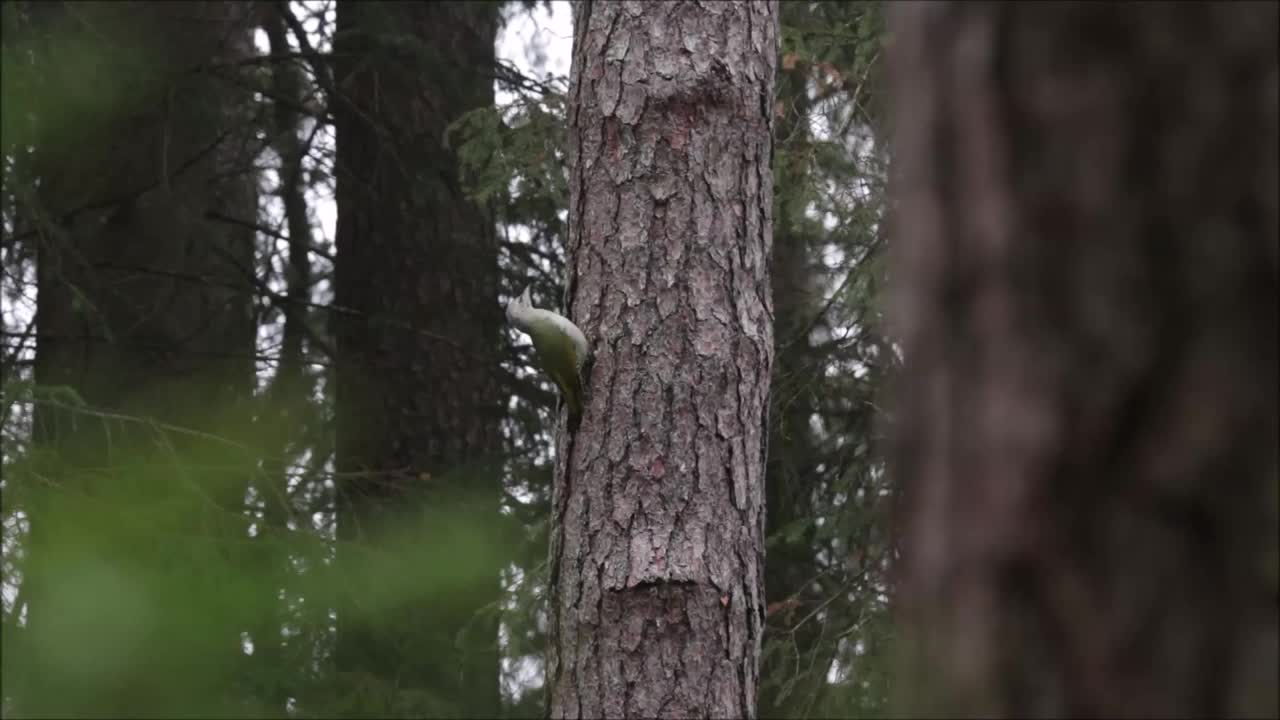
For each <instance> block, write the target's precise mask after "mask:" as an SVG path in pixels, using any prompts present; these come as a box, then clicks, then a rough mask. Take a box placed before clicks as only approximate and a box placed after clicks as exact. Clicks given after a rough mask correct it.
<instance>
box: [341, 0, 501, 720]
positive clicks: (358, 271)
mask: <svg viewBox="0 0 1280 720" xmlns="http://www.w3.org/2000/svg"><path fill="white" fill-rule="evenodd" d="M497 18H498V16H497V5H496V4H494V3H488V2H484V3H469V2H467V3H459V2H437V3H373V2H370V3H364V2H361V3H341V4H339V6H338V16H337V33H338V34H337V37H336V38H335V51H336V54H337V56H338V60H337V63H336V67H337V73H336V75H337V77H336V78H335V84H336V96H335V103H334V107H335V110H334V113H335V118H336V124H337V153H338V155H337V168H336V169H337V182H338V185H337V188H338V189H337V201H338V230H337V263H336V283H335V294H336V302H337V304H338V305H339V306H341V307H342V308H344V309H346V310H347V312H346V313H345V314H340V315H338V316H335V320H336V323H335V325H336V327H335V331H336V332H335V335H336V338H337V345H338V355H339V358H338V375H337V383H336V403H337V436H336V454H337V465H338V469H339V471H340V472H343V473H348V474H349V475H348V476H347V477H346V478H345V479H344V480H343V481H342V482H341V484H340V486H339V501H338V504H339V518H338V524H339V531H338V532H339V538H340V539H342V540H344V541H350V542H361V543H368V544H369V545H370V546H372V547H375V548H376V547H379V546H380V545H383V544H384V543H385V542H386V538H385V537H384V534H383V531H385V530H386V529H387V528H388V526H389V525H388V523H389V521H390V520H391V519H392V518H394V517H396V516H400V517H404V516H405V515H406V514H408V513H411V512H414V511H415V510H420V509H422V508H423V507H427V506H431V505H442V504H444V503H453V502H454V501H455V500H458V499H459V497H460V496H466V498H467V500H468V501H473V502H474V503H475V507H476V508H479V509H480V510H481V511H482V512H491V513H492V516H493V517H494V518H497V516H498V512H499V506H500V502H501V496H500V493H501V484H500V482H501V481H500V476H499V474H498V472H496V471H494V470H492V469H491V468H486V467H484V466H483V465H482V463H485V462H486V461H493V460H494V459H495V456H496V455H497V454H498V453H499V452H500V451H501V449H502V439H501V435H500V432H499V422H500V420H501V417H502V407H501V398H500V397H499V385H498V382H499V375H498V371H499V358H500V356H501V351H500V348H501V342H502V340H501V335H500V324H501V321H502V314H501V308H500V307H499V305H498V264H497V245H496V238H495V235H494V227H493V222H492V218H491V217H489V216H488V215H487V214H486V213H485V212H483V211H482V210H481V209H480V208H479V207H477V206H476V205H475V204H474V203H472V202H471V201H470V200H469V199H468V198H467V197H466V196H465V195H464V193H463V190H462V187H461V185H460V183H459V175H458V160H457V158H456V156H455V154H454V153H453V151H452V150H450V149H449V148H448V146H447V145H446V144H445V134H446V128H447V127H448V125H449V123H451V122H453V121H454V120H456V119H457V118H458V117H459V116H461V115H462V114H463V113H465V112H467V111H469V110H473V109H476V108H479V107H484V106H488V105H491V104H492V103H493V80H492V67H493V65H494V37H495V33H496V32H497ZM464 463H465V464H466V465H465V468H466V469H465V470H464V471H461V472H459V473H457V474H456V475H455V476H454V477H456V478H457V481H456V482H455V483H453V484H449V483H447V482H445V481H444V480H442V476H444V474H445V473H446V471H457V470H459V468H460V467H463V464H464ZM347 569H348V570H350V571H352V572H355V571H358V570H359V568H358V567H356V566H350V567H347ZM490 569H491V571H492V572H491V573H488V574H487V575H486V574H485V573H483V572H481V571H480V570H478V569H477V570H476V575H477V577H479V576H482V575H484V576H485V579H484V580H483V581H482V582H479V583H478V584H477V585H475V586H467V587H465V588H455V589H454V590H455V591H456V592H454V591H451V595H452V597H453V599H454V600H456V602H451V603H449V604H447V606H446V604H444V603H428V602H426V601H425V600H424V599H422V598H404V600H405V603H404V604H403V605H398V606H397V607H398V609H397V610H396V611H395V612H394V613H382V612H377V611H374V610H372V609H371V608H370V607H368V605H367V600H368V597H364V594H365V593H370V594H372V592H373V591H376V589H377V588H376V587H375V585H376V584H378V583H382V584H385V583H386V581H387V580H388V579H387V578H384V579H382V580H381V581H379V580H378V579H377V578H373V579H370V580H369V581H368V583H373V584H374V585H370V584H368V583H362V582H361V581H359V580H358V579H357V578H355V577H353V578H352V581H353V583H352V586H351V587H352V590H353V592H354V593H355V597H354V598H352V601H353V602H352V604H349V605H347V606H346V607H347V609H348V611H346V612H344V613H341V615H342V617H340V620H339V622H340V627H339V641H338V650H337V661H338V666H339V669H340V670H342V671H344V672H364V673H368V674H370V675H372V676H373V677H376V678H379V679H380V680H381V681H383V682H384V683H386V684H387V685H388V686H389V687H391V688H394V689H398V690H406V689H413V690H425V691H426V692H428V693H430V695H431V696H432V697H434V698H436V700H437V701H439V703H443V704H434V705H430V706H429V707H423V708H418V709H417V710H415V711H414V712H417V713H418V714H436V715H452V716H459V715H476V716H480V717H493V716H496V715H497V713H498V712H499V709H500V706H499V688H498V676H499V672H498V670H499V668H498V655H497V623H496V620H495V619H494V616H493V615H486V616H484V617H480V618H477V617H476V613H477V611H479V610H481V609H482V608H485V607H487V606H489V605H491V604H493V603H495V602H496V601H497V600H498V598H499V591H500V586H499V572H500V567H499V566H498V565H496V564H495V565H494V566H493V567H491V568H490ZM403 572H405V573H409V574H413V573H415V572H417V570H415V568H414V567H405V568H404V569H403ZM361 607H363V610H359V608H361ZM409 636H412V637H417V638H420V639H421V642H414V643H410V644H408V645H405V644H404V643H403V641H404V639H405V637H409ZM366 711H367V712H373V711H374V710H372V709H366Z"/></svg>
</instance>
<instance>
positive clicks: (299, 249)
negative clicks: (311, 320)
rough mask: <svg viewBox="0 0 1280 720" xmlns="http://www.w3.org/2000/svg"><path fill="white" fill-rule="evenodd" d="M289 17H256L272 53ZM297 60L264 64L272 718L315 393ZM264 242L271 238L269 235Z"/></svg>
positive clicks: (302, 83)
mask: <svg viewBox="0 0 1280 720" xmlns="http://www.w3.org/2000/svg"><path fill="white" fill-rule="evenodd" d="M289 12H290V11H289V9H288V6H287V3H272V4H270V5H266V6H264V7H263V8H262V10H261V11H260V13H259V17H260V19H261V22H262V29H263V31H264V32H265V33H266V36H267V42H268V50H269V52H270V54H271V55H273V56H285V55H288V54H289V53H290V52H291V50H290V47H289V42H288V33H289V28H288V22H287V21H286V15H287V14H288V13H289ZM290 19H291V18H290ZM300 62H301V61H290V60H280V61H277V62H274V63H273V64H271V66H270V69H271V90H272V102H271V105H270V110H271V122H270V125H269V127H270V132H271V135H270V142H271V145H272V147H273V148H274V149H275V151H276V156H277V157H278V158H279V163H280V164H279V169H278V177H279V187H278V190H277V193H278V195H279V197H280V202H281V205H282V206H283V209H284V222H285V227H286V229H287V231H288V234H287V240H286V242H287V244H288V250H287V252H286V253H285V257H284V280H285V292H284V295H283V298H282V299H283V303H282V307H281V308H280V310H281V311H282V314H283V315H284V327H283V328H282V331H281V335H280V355H279V362H277V363H276V371H275V376H274V377H273V378H272V380H271V386H270V388H269V390H268V392H267V394H266V396H267V403H266V405H265V407H264V410H263V412H262V413H260V415H259V423H258V431H257V438H258V440H259V442H260V443H261V447H262V458H263V472H262V474H261V475H259V477H258V484H257V491H258V496H259V498H260V500H261V502H262V508H263V514H262V529H261V531H260V532H259V533H258V542H259V543H260V544H261V545H262V548H261V550H262V557H261V561H262V563H263V570H264V583H263V588H262V589H263V598H262V602H263V604H264V608H263V612H262V615H261V620H260V622H259V623H258V625H257V626H256V627H255V628H254V629H253V645H254V653H253V654H254V658H255V659H256V660H257V665H258V670H257V672H256V673H255V677H256V680H257V682H258V683H259V687H260V688H261V693H260V694H261V696H262V698H263V701H264V702H265V703H266V706H267V707H268V708H269V711H270V712H272V713H277V714H284V713H285V710H286V708H285V704H286V702H287V700H288V698H289V697H290V695H291V694H292V695H294V696H295V697H296V693H297V690H296V689H295V688H291V687H289V679H290V678H293V677H296V676H297V673H299V672H300V671H301V670H302V668H301V667H299V665H298V663H294V662H287V658H289V657H298V656H299V654H298V653H286V649H287V648H286V647H285V645H286V640H285V638H284V637H283V635H282V629H283V625H284V623H285V621H286V619H287V617H286V614H285V603H284V602H282V601H281V599H280V592H281V589H282V588H283V587H284V586H285V585H286V583H287V582H288V579H289V568H288V563H289V558H288V555H287V553H286V552H285V551H284V547H285V544H286V539H287V538H288V531H289V529H288V522H289V518H290V515H291V508H290V502H289V469H290V467H291V465H292V464H293V463H294V462H295V461H296V460H297V458H298V455H299V452H300V450H301V449H303V448H304V447H305V445H304V444H305V442H306V440H307V433H306V424H307V421H308V420H309V419H310V418H311V417H312V415H313V413H311V412H309V408H310V405H311V402H312V400H311V397H312V394H313V392H314V390H315V387H314V382H313V380H312V378H311V376H310V375H309V374H308V372H307V367H306V361H307V358H306V354H305V347H306V345H305V342H304V341H305V340H306V338H307V335H308V329H307V321H308V310H309V305H308V303H309V302H310V300H311V283H312V277H311V249H312V242H311V221H310V219H309V217H308V207H307V200H306V189H307V182H306V176H305V174H304V170H305V168H304V165H303V161H304V159H305V158H306V155H307V152H308V150H309V145H308V143H305V142H304V141H303V137H302V135H300V133H303V132H304V130H303V119H304V118H303V115H302V114H301V113H300V112H299V111H298V108H299V107H301V106H302V105H303V103H304V102H305V99H306V94H307V93H306V91H307V89H308V88H307V85H306V76H305V74H304V72H303V69H302V67H301V65H300ZM270 242H271V243H273V244H275V243H276V242H277V241H276V239H274V238H273V239H271V240H270ZM291 690H292V693H291V692H290V691H291Z"/></svg>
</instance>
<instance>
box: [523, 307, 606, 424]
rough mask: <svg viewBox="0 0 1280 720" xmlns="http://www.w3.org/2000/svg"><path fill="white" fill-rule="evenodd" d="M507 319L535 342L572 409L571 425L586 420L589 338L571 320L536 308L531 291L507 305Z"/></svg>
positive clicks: (547, 370) (570, 409) (546, 369)
mask: <svg viewBox="0 0 1280 720" xmlns="http://www.w3.org/2000/svg"><path fill="white" fill-rule="evenodd" d="M507 319H508V320H510V321H511V322H512V324H514V325H515V326H516V327H517V328H520V330H522V331H524V332H525V334H527V335H528V336H529V338H530V339H531V340H533V349H534V350H535V351H536V352H537V354H538V362H539V363H540V364H541V365H542V369H543V370H544V371H545V372H546V373H547V374H548V375H550V376H551V379H552V380H554V381H555V383H556V385H557V386H558V387H559V388H560V394H561V395H562V396H563V397H564V401H565V403H566V404H567V405H568V406H569V423H570V426H576V425H577V423H578V420H579V419H580V418H581V417H582V368H583V366H584V365H586V363H587V358H588V356H589V355H590V354H591V346H590V345H588V344H587V336H586V335H583V334H582V331H581V330H579V329H578V326H577V325H574V324H573V321H571V320H570V319H569V318H567V317H565V316H563V315H561V314H559V313H555V312H552V311H550V310H544V309H542V308H536V307H534V306H533V301H532V300H531V299H530V297H529V288H525V289H524V292H523V293H521V294H520V296H519V297H517V298H515V299H514V300H512V301H511V302H510V303H508V304H507Z"/></svg>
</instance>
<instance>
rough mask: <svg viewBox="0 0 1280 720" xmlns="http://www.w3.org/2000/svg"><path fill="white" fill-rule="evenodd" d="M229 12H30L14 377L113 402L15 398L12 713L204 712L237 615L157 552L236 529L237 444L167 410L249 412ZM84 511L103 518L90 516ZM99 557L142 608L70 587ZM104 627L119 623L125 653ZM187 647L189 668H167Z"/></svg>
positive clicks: (245, 159)
mask: <svg viewBox="0 0 1280 720" xmlns="http://www.w3.org/2000/svg"><path fill="white" fill-rule="evenodd" d="M246 10H247V8H246V7H245V6H243V5H240V4H237V3H222V2H198V3H173V4H168V3H137V2H131V3H97V4H81V5H76V6H75V7H60V6H54V7H49V8H43V9H42V10H41V11H42V12H43V13H45V14H44V15H43V16H42V22H46V23H48V24H47V26H45V27H44V28H43V29H45V30H47V31H48V34H47V36H45V37H46V38H47V39H48V41H49V42H50V45H49V46H48V47H42V48H40V49H39V50H38V51H37V59H36V61H35V62H34V64H33V67H34V68H35V71H36V72H38V73H41V76H40V77H41V82H42V87H43V90H44V92H42V93H41V94H40V95H39V97H40V98H41V100H42V101H41V102H40V103H37V105H36V106H35V107H32V108H31V111H32V112H33V113H34V114H35V115H36V116H37V117H38V118H39V119H40V129H41V134H40V136H39V137H38V138H37V139H36V141H35V148H36V149H35V153H34V157H35V163H34V167H35V170H34V173H35V175H36V176H37V177H38V178H39V180H40V186H39V190H38V192H37V193H36V199H35V202H34V203H33V206H32V217H34V218H38V219H37V220H36V221H35V223H34V224H35V225H36V226H37V228H38V230H39V238H40V240H39V247H38V280H37V282H38V292H39V296H38V301H37V309H36V324H37V329H38V333H39V335H38V342H37V349H36V364H35V379H36V382H37V383H38V384H39V385H40V386H43V387H46V388H53V387H69V388H71V389H73V390H75V392H76V393H77V394H78V395H79V396H80V397H81V398H83V399H84V401H85V402H86V404H87V405H88V406H89V408H91V409H92V411H106V412H109V413H112V414H113V416H114V417H117V418H119V417H127V418H134V419H133V420H119V421H118V420H114V419H104V418H102V417H94V416H90V415H86V414H85V413H84V412H83V411H82V410H80V409H68V408H67V407H59V406H55V405H49V404H40V405H37V408H36V412H35V420H36V422H35V431H34V439H35V441H36V442H37V443H38V444H40V445H41V446H43V447H44V448H46V449H52V450H53V451H54V452H53V453H50V454H49V457H56V458H57V460H58V463H57V464H56V465H53V466H52V468H51V469H50V470H48V473H49V475H50V477H51V481H50V483H49V487H51V488H54V490H51V491H50V490H45V489H42V490H41V491H40V492H38V493H32V495H33V497H32V498H31V499H30V502H31V505H30V506H28V509H30V511H31V536H30V544H29V548H28V549H29V553H30V554H29V563H28V572H27V574H26V576H25V577H24V586H23V592H24V595H25V597H27V598H28V599H29V601H30V610H31V612H30V617H29V623H28V628H27V632H26V635H28V636H29V637H28V640H27V643H26V648H25V649H26V650H27V651H28V652H29V653H30V654H27V655H23V656H21V657H15V658H13V662H12V664H13V665H15V666H18V667H22V668H24V670H25V672H26V674H27V676H28V680H29V681H30V684H29V685H26V686H23V687H20V688H19V689H17V690H15V691H14V697H15V698H16V707H17V709H18V711H19V712H21V713H23V714H29V715H47V716H70V715H79V714H83V713H96V714H101V715H120V716H126V715H137V714H139V713H151V714H159V715H165V714H172V713H180V712H190V711H191V709H192V708H193V707H197V708H200V711H202V712H213V711H215V709H217V710H219V711H220V710H221V709H225V708H226V707H229V705H223V704H222V703H224V702H225V701H226V700H227V695H226V692H225V691H226V690H227V688H228V687H230V685H231V684H232V683H233V682H234V681H235V679H233V678H231V677H229V673H230V672H231V671H234V670H235V669H236V668H239V667H241V663H243V658H244V656H243V653H242V651H241V647H240V637H239V633H240V631H241V630H242V629H243V626H244V625H245V624H247V623H248V622H250V617H249V616H250V615H251V613H250V612H249V611H242V610H240V609H237V610H236V611H234V612H229V613H228V614H226V615H221V616H217V617H201V618H200V619H199V622H195V621H193V619H192V612H193V610H192V608H191V605H192V604H193V603H199V602H201V601H203V600H205V599H207V598H208V597H209V596H211V594H212V593H215V592H217V591H219V590H222V589H223V588H221V587H220V586H219V585H218V582H217V581H216V580H212V581H211V580H210V578H209V576H208V575H204V576H197V579H196V580H194V581H192V582H189V583H184V584H182V586H181V587H175V583H174V581H173V578H172V570H171V568H172V567H173V566H174V565H175V564H184V563H185V564H187V565H191V564H193V563H198V562H199V559H198V558H197V559H193V558H192V557H191V556H190V555H189V554H188V553H189V552H190V551H191V548H192V544H190V543H187V542H186V541H187V540H190V539H191V538H192V537H193V536H194V535H196V534H201V533H202V534H204V535H203V536H202V537H201V538H200V540H198V541H197V543H198V544H199V545H200V547H202V548H204V547H211V546H212V545H210V543H209V540H210V539H213V538H214V537H217V538H219V539H225V538H227V537H228V536H231V537H236V536H238V538H243V537H244V533H245V525H247V522H248V521H247V520H245V519H244V517H243V515H241V514H240V511H241V510H242V507H241V505H242V503H243V498H244V492H245V487H246V485H247V482H248V479H249V474H250V472H251V468H252V467H253V463H254V461H255V460H256V458H254V457H252V456H251V455H250V454H249V453H241V452H238V451H229V450H228V448H229V447H230V446H229V445H228V444H227V443H225V442H223V441H219V440H210V439H207V437H197V436H196V435H195V434H193V433H184V432H171V431H170V430H169V429H167V428H172V427H173V426H178V427H181V428H186V429H194V430H197V431H200V432H203V433H208V434H211V435H216V436H218V437H220V438H225V439H229V440H232V441H237V440H243V437H242V432H243V428H245V427H247V426H248V424H249V421H250V417H251V410H250V408H249V402H250V400H251V398H252V393H253V387H254V361H253V356H254V355H253V353H254V330H255V324H254V315H253V298H252V294H251V285H250V278H251V274H252V272H253V261H254V232H253V230H252V228H251V227H247V226H243V225H233V224H228V223H225V222H220V221H218V220H216V219H214V218H215V216H226V217H235V218H241V219H244V220H246V221H251V220H252V219H253V218H254V217H255V214H256V211H257V189H256V184H255V183H256V177H255V176H254V174H253V172H252V170H251V168H252V162H253V156H254V154H255V150H254V148H253V144H252V138H253V136H254V132H253V125H252V118H251V115H250V114H249V113H248V112H247V109H248V108H249V107H250V105H249V101H250V99H251V97H250V94H249V93H248V92H247V91H245V90H244V89H243V87H242V86H241V85H240V84H239V82H237V81H236V80H235V79H232V78H229V77H227V73H226V72H225V71H220V70H217V69H215V68H218V67H219V66H222V67H223V68H225V67H226V66H227V65H228V64H234V63H235V62H237V61H240V60H243V59H244V58H246V57H248V56H249V55H251V54H252V52H253V46H252V35H251V34H250V32H249V17H248V12H247V11H246ZM23 200H24V202H27V201H30V198H26V197H24V198H23ZM35 208H38V211H37V210H35ZM152 421H157V422H159V423H164V424H165V427H166V429H163V430H157V428H156V427H155V426H153V425H151V424H150V423H151V422H152ZM215 463H216V464H217V466H218V467H217V469H212V467H211V466H212V465H214V464H215ZM86 499H92V500H91V503H92V502H96V503H97V504H96V505H95V504H89V505H87V506H86V505H85V504H83V503H84V502H85V501H86ZM209 500H213V501H215V502H216V503H217V504H218V505H219V506H220V508H219V509H218V510H213V511H211V510H210V508H209V507H208V505H207V503H208V502H209ZM124 503H127V505H123V506H124V507H128V508H130V509H131V510H134V511H137V512H139V513H142V512H146V511H147V510H152V511H154V510H155V509H156V508H159V507H163V508H164V511H163V512H162V513H156V518H155V520H154V522H153V524H150V525H148V526H146V527H141V528H140V527H137V526H136V520H135V518H133V517H129V518H128V519H127V520H126V519H120V518H111V517H107V516H108V515H109V514H110V513H111V509H112V508H117V509H118V508H120V507H121V506H122V504H124ZM88 508H92V509H93V510H94V511H96V513H100V514H102V515H103V516H104V517H101V525H98V526H95V527H94V528H93V529H92V530H89V529H86V528H85V526H84V523H85V522H86V521H87V518H89V517H94V515H90V514H89V513H90V512H92V511H90V510H89V509H88ZM211 518H212V519H211ZM242 520H243V522H241V521H242ZM215 527H216V528H217V529H216V530H214V529H213V528H215ZM86 536H91V540H90V541H89V542H86ZM157 537H168V538H173V537H177V538H181V540H180V541H179V542H177V543H157V542H156V538H157ZM238 538H237V539H238ZM104 574H105V576H107V577H114V578H119V579H122V581H123V584H124V585H125V586H127V587H128V588H129V591H130V592H131V593H134V594H133V595H131V597H133V598H135V599H137V600H138V601H139V602H145V603H146V607H147V609H146V611H145V612H140V613H139V614H138V615H137V616H129V615H127V614H122V613H121V612H119V611H118V608H117V606H115V605H112V602H113V601H115V600H118V599H119V597H118V595H114V594H112V589H113V588H114V587H116V586H113V585H112V584H111V583H110V582H107V583H104V585H105V587H102V588H99V587H98V586H94V588H95V590H101V592H102V595H101V596H99V597H95V598H94V599H93V600H91V601H88V602H87V603H86V602H85V601H84V600H82V599H81V598H82V596H83V594H84V588H85V587H86V586H85V585H84V584H83V577H97V578H100V577H103V576H104ZM130 607H135V606H130ZM104 608H110V610H104ZM113 610H116V612H114V614H113V612H112V611H113ZM175 628H177V629H178V630H177V631H176V632H174V629H175ZM113 637H127V638H128V643H126V644H127V645H128V646H129V647H128V648H127V650H126V649H123V648H122V647H121V643H120V642H117V641H112V640H109V639H110V638H113ZM194 657H199V658H202V659H203V660H207V661H208V662H209V663H210V665H209V667H208V668H203V669H202V670H201V671H200V672H191V671H189V668H190V667H191V666H190V660H191V658H194ZM121 658H131V660H128V661H123V660H121ZM6 660H8V658H6ZM9 664H10V663H8V662H6V665H9ZM87 667H88V668H111V670H110V671H104V670H95V671H92V672H86V671H85V668H87ZM121 668H127V669H125V670H122V669H121Z"/></svg>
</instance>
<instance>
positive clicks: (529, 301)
mask: <svg viewBox="0 0 1280 720" xmlns="http://www.w3.org/2000/svg"><path fill="white" fill-rule="evenodd" d="M520 302H522V303H523V304H524V305H525V306H526V307H533V298H531V297H530V296H529V288H528V287H526V288H525V289H524V292H522V293H520Z"/></svg>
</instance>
